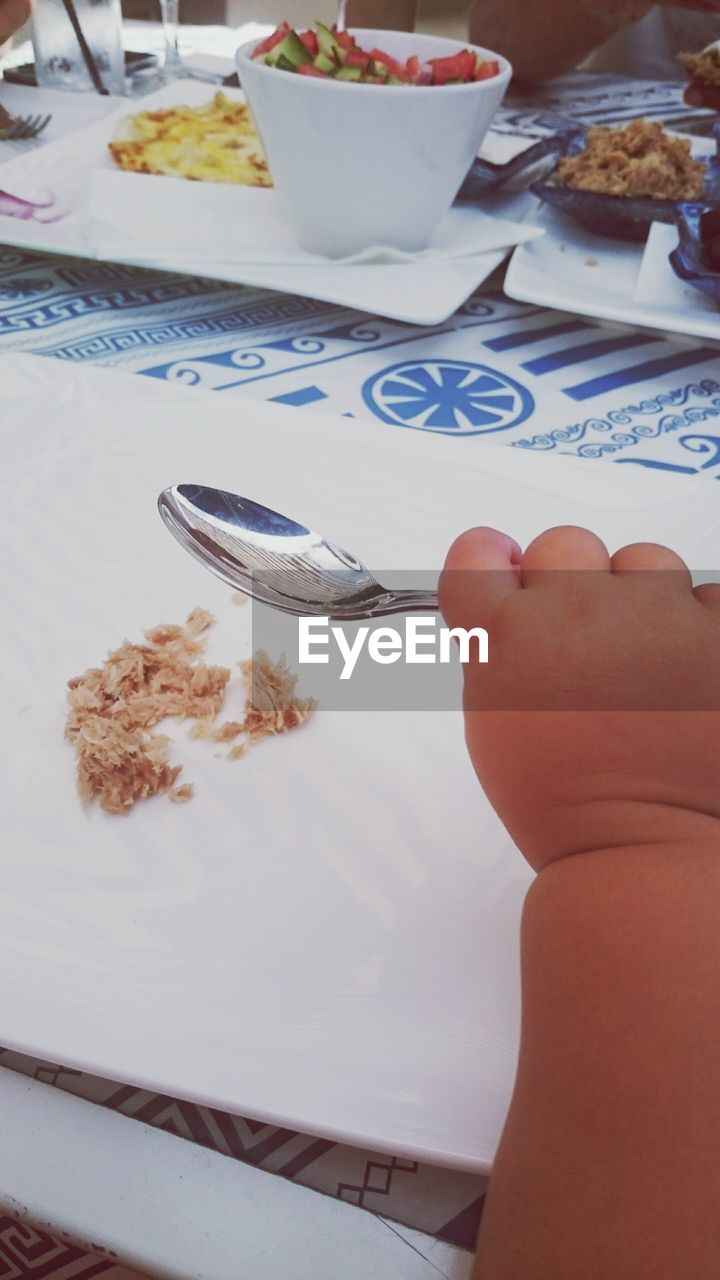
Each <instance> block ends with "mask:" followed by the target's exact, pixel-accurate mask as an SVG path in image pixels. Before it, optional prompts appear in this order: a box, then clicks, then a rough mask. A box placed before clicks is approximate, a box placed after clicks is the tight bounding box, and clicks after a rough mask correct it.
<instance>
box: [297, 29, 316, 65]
mask: <svg viewBox="0 0 720 1280" xmlns="http://www.w3.org/2000/svg"><path fill="white" fill-rule="evenodd" d="M299 34H300V39H301V40H302V42H303V44H304V45H305V48H306V49H307V51H308V53H309V54H311V56H312V57H313V58H316V57H317V53H318V49H319V47H320V46H319V45H318V38H317V36H316V34H315V32H314V31H313V30H312V28H309V29H308V30H307V31H301V32H300V33H299Z"/></svg>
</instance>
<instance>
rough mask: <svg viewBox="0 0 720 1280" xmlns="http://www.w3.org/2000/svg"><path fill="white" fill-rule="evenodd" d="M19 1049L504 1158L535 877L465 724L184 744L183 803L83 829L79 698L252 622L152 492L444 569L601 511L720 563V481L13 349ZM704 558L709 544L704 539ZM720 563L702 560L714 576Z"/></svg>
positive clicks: (349, 1137) (422, 1149) (204, 1099)
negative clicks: (107, 664) (243, 746)
mask: <svg viewBox="0 0 720 1280" xmlns="http://www.w3.org/2000/svg"><path fill="white" fill-rule="evenodd" d="M2 374H3V416H2V423H1V424H0V435H1V437H2V448H3V457H4V466H3V472H2V477H1V478H0V493H1V495H2V542H3V549H4V554H3V556H2V562H1V564H0V598H1V599H2V601H3V617H4V626H3V640H2V646H3V649H2V662H1V663H0V706H1V708H2V725H3V733H4V737H5V751H4V759H3V769H2V771H1V772H0V808H1V811H2V815H3V840H2V854H1V857H2V882H3V893H2V901H1V904H0V971H1V972H2V975H3V981H2V983H1V984H0V1044H5V1045H8V1046H9V1047H12V1048H15V1049H18V1050H21V1051H25V1052H28V1053H32V1054H35V1055H38V1056H41V1057H45V1058H49V1059H51V1060H55V1061H59V1062H61V1063H64V1064H66V1065H69V1066H74V1067H78V1068H84V1069H87V1070H90V1071H94V1072H96V1073H98V1074H100V1075H103V1076H107V1077H110V1078H111V1079H116V1080H120V1081H125V1082H129V1083H132V1084H135V1085H138V1086H143V1087H147V1088H149V1089H152V1090H159V1091H162V1092H167V1093H169V1094H171V1095H174V1096H176V1097H181V1098H188V1099H194V1100H196V1101H198V1102H201V1103H205V1104H207V1105H211V1106H215V1107H219V1108H223V1109H226V1110H230V1111H235V1112H239V1113H240V1114H244V1115H248V1116H256V1117H259V1118H262V1119H264V1120H266V1121H270V1122H274V1123H278V1124H282V1125H288V1126H291V1127H295V1128H298V1129H300V1130H303V1131H305V1132H310V1133H318V1134H323V1135H327V1136H329V1137H332V1138H335V1139H339V1140H346V1141H351V1142H354V1143H359V1144H362V1145H366V1146H369V1147H371V1148H376V1149H377V1148H379V1149H386V1150H394V1151H399V1152H402V1153H404V1154H406V1155H409V1156H413V1157H415V1158H421V1159H424V1160H429V1161H436V1162H439V1163H446V1164H448V1165H452V1166H456V1167H458V1168H463V1167H464V1168H475V1169H485V1168H487V1167H488V1165H489V1163H490V1161H491V1160H492V1157H493V1153H494V1151H495V1147H496V1144H497V1140H498V1136H499V1133H500V1129H501V1126H502V1122H503V1118H504V1114H505V1110H506V1107H507V1103H508V1099H509V1096H510V1090H511V1086H512V1080H513V1072H514V1065H515V1057H516V1049H517V1034H518V1003H519V988H518V957H517V951H518V921H519V915H520V908H521V902H522V898H523V895H524V892H525V889H526V886H527V884H528V882H529V879H530V873H529V871H528V870H527V868H526V866H525V864H524V862H523V861H522V859H521V858H520V855H519V854H518V853H517V851H515V850H514V849H513V847H512V845H511V843H510V841H509V839H508V837H507V836H506V835H505V833H504V831H503V830H502V829H501V827H500V825H499V823H498V821H497V819H496V818H495V817H494V815H493V814H492V812H491V811H490V809H489V806H488V804H487V802H486V801H485V799H484V798H483V795H482V793H481V792H480V790H479V788H478V786H477V784H476V782H475V779H474V776H473V774H472V770H471V768H470V765H469V762H468V760H467V759H466V756H465V750H464V746H463V736H462V724H461V720H460V716H459V713H457V714H454V713H444V714H429V713H428V714H425V713H419V712H416V713H405V714H404V715H403V714H390V713H379V712H376V713H372V712H367V713H341V712H332V711H326V712H325V713H323V712H322V711H320V712H319V713H318V714H317V715H316V717H315V718H314V719H313V720H312V721H311V722H310V724H309V725H308V726H307V727H305V728H303V729H302V730H301V731H300V732H298V733H296V734H294V735H293V734H291V735H288V737H287V738H286V739H281V740H277V741H270V742H266V743H263V744H262V745H261V746H259V747H257V748H255V749H254V750H253V751H252V752H251V753H250V754H249V756H248V757H247V758H246V759H244V760H242V761H239V762H236V763H228V762H226V761H225V760H217V759H215V758H214V755H213V750H212V748H211V747H208V745H207V744H203V743H195V744H190V743H188V742H187V741H186V734H185V731H184V730H183V729H182V728H179V729H177V730H175V732H174V737H175V740H176V743H177V751H178V754H179V755H180V757H181V758H183V759H185V760H186V762H187V769H186V775H187V777H188V779H191V780H192V781H194V782H195V784H196V795H195V799H194V800H193V802H192V803H191V804H188V805H187V806H184V807H182V808H178V807H176V806H174V805H172V804H169V803H168V802H167V801H166V800H165V799H164V798H160V799H158V800H156V801H153V802H150V803H147V804H143V805H140V806H138V807H137V808H136V809H135V810H134V811H133V812H132V813H131V814H130V815H129V817H127V818H124V819H120V818H110V817H107V816H106V815H104V814H102V813H100V812H98V811H90V812H85V811H83V809H82V808H81V806H80V804H79V802H78V799H77V797H76V795H75V791H74V785H73V758H72V752H71V750H70V748H69V747H68V746H67V744H66V743H65V742H64V741H63V720H64V713H65V689H64V685H65V681H66V680H67V678H68V677H69V676H71V675H72V674H74V673H77V672H80V671H82V670H84V668H85V667H86V666H88V665H89V664H94V663H96V662H97V661H98V660H99V659H100V658H101V656H102V654H103V653H104V652H105V651H106V650H107V649H108V648H109V647H112V646H114V645H115V644H116V643H118V642H119V641H120V640H121V639H122V638H123V637H124V636H126V635H127V636H138V635H139V632H140V629H141V628H142V627H147V626H151V625H153V624H154V623H156V622H160V621H173V620H175V619H177V620H180V619H182V618H183V617H184V615H185V614H186V613H187V611H188V610H189V609H191V608H192V607H193V606H195V605H205V606H208V607H209V608H211V609H212V610H213V611H214V612H215V613H216V615H217V617H218V620H219V626H218V629H217V634H215V635H213V641H212V650H211V652H212V655H213V656H214V657H215V658H216V659H217V660H220V661H223V662H232V661H233V660H235V659H236V658H238V657H240V656H242V655H243V653H245V652H247V651H248V648H249V637H248V635H247V627H248V623H249V615H250V611H249V609H245V610H243V609H237V608H236V607H235V606H234V605H233V604H232V603H231V601H230V592H229V591H228V590H227V589H226V588H225V587H223V586H222V585H221V584H220V583H218V582H217V581H216V580H215V579H214V578H213V577H211V576H210V575H209V574H208V573H207V572H206V571H204V570H203V569H202V568H200V566H199V565H198V564H196V562H194V561H193V560H191V559H190V558H189V557H188V556H187V555H185V554H184V553H183V552H182V551H181V550H180V548H179V547H178V546H177V545H176V544H175V542H174V541H173V539H172V538H171V537H170V536H169V535H168V533H167V532H166V531H165V529H164V527H163V526H162V524H161V522H160V520H159V518H158V516H157V514H156V511H155V499H156V495H157V493H158V491H159V490H160V489H161V488H162V487H164V486H165V485H167V484H169V483H172V482H175V481H178V480H183V479H185V480H187V479H195V480H198V481H201V482H207V483H215V484H221V485H226V486H228V487H229V488H231V489H236V490H237V491H239V492H241V493H247V494H249V495H251V496H254V497H256V498H258V499H259V500H260V501H262V502H265V503H268V504H269V505H270V506H273V507H275V508H276V509H278V510H281V511H285V512H288V513H289V514H291V515H296V516H298V517H299V518H301V519H306V520H308V521H309V522H310V523H311V525H312V526H314V527H315V528H318V529H321V530H322V531H323V532H326V533H327V534H328V535H329V536H330V537H332V538H334V539H336V540H337V541H338V542H339V543H340V544H341V545H344V546H347V547H349V548H351V549H352V550H353V551H355V552H357V553H358V554H359V555H361V556H362V557H363V558H364V559H366V561H367V562H368V563H370V564H374V565H383V564H385V565H387V566H388V567H394V568H399V567H402V566H405V565H406V566H407V567H408V568H422V567H425V568H431V567H433V566H440V564H441V562H442V559H443V556H444V553H445V550H446V548H447V545H448V543H449V542H450V540H451V538H452V537H453V536H454V535H455V534H456V533H457V532H458V531H459V530H461V529H462V528H464V527H466V526H468V525H470V524H472V523H474V522H475V523H476V522H477V521H478V520H482V521H483V522H489V523H493V524H496V525H499V526H501V527H505V528H507V529H509V530H510V531H511V532H512V533H513V534H515V535H516V536H517V537H519V538H520V539H521V540H525V539H527V538H529V537H531V536H533V535H534V534H536V533H537V532H538V531H539V530H541V529H542V528H544V527H545V526H547V525H548V524H551V523H556V522H557V521H559V520H570V521H576V522H577V521H583V522H585V523H588V524H590V525H591V526H592V527H593V528H594V529H596V530H597V531H598V532H600V533H601V534H604V535H605V536H606V537H607V538H608V539H609V541H610V542H611V543H612V544H613V546H617V544H618V543H620V542H624V541H627V540H634V539H637V538H640V537H650V538H653V537H655V538H657V537H661V538H664V539H665V540H666V541H668V542H670V543H671V544H672V545H674V546H676V547H677V548H678V550H680V551H682V552H684V553H685V554H687V555H690V556H692V554H693V548H697V555H696V557H695V558H696V560H697V563H700V562H701V561H702V563H703V564H711V563H712V564H714V563H717V555H718V549H719V548H720V529H719V528H718V519H720V513H718V509H717V498H716V494H715V492H714V487H713V485H712V484H708V483H707V482H703V481H696V480H694V479H687V480H686V479H685V478H681V477H676V476H673V477H648V476H644V475H638V474H633V475H632V476H630V475H628V474H627V473H621V474H619V475H618V474H614V475H613V483H612V485H608V483H607V478H606V473H605V469H604V468H593V467H588V466H587V465H585V464H582V463H575V462H574V461H572V460H566V459H554V458H553V459H544V458H537V457H525V456H524V455H522V454H521V453H520V452H519V451H517V450H510V449H493V448H489V447H486V446H484V447H482V448H478V447H477V442H476V441H467V440H462V439H460V440H452V441H451V440H448V439H445V438H444V437H441V436H435V435H429V434H428V435H425V434H422V433H418V432H407V431H396V430H395V429H394V428H392V427H389V426H383V425H382V424H377V425H374V424H363V425H362V426H361V425H358V424H355V423H350V422H348V421H346V420H342V421H341V420H333V419H331V418H328V416H327V415H320V414H318V415H313V414H312V413H310V412H306V411H303V410H298V409H292V410H291V409H287V408H286V407H283V406H280V405H273V404H261V403H257V402H252V403H251V402H242V401H232V402H231V401H229V400H224V399H223V398H222V397H217V396H212V395H206V394H205V393H202V392H198V391H188V390H186V389H183V388H178V387H170V386H167V385H164V384H163V385H161V384H156V383H154V382H152V381H150V380H147V379H143V378H135V377H126V376H123V375H119V374H115V373H110V372H107V371H102V370H89V369H83V370H76V369H74V368H72V367H70V366H68V365H66V364H61V363H59V362H54V361H49V360H42V359H36V358H33V357H31V356H6V357H5V358H4V360H3V370H2ZM703 538H704V548H703V550H702V551H701V550H700V547H699V543H700V542H702V541H703ZM713 557H714V558H713Z"/></svg>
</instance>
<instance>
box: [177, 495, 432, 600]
mask: <svg viewBox="0 0 720 1280" xmlns="http://www.w3.org/2000/svg"><path fill="white" fill-rule="evenodd" d="M158 510H159V512H160V515H161V517H162V519H163V521H164V523H165V525H166V527H167V528H168V529H169V530H170V532H171V533H172V535H173V537H175V538H176V539H177V541H178V542H179V543H180V545H181V546H182V547H184V548H185V550H186V551H188V552H189V553H190V555H191V556H194V558H195V559H196V560H199V562H200V563H201V564H203V565H204V566H205V568H207V569H209V570H210V571H211V572H212V573H214V574H215V575H216V576H217V577H218V578H221V579H222V580H223V582H226V583H227V584H228V585H229V586H231V587H235V588H236V589H238V590H240V591H244V592H245V593H246V595H249V596H251V597H252V598H253V599H254V600H257V601H258V602H259V603H261V604H265V605H269V606H270V607H271V608H273V609H279V610H280V611H281V612H283V613H291V614H295V615H296V616H301V615H305V616H307V615H310V616H316V617H329V618H335V619H338V620H339V621H343V620H344V621H348V622H350V621H354V620H357V619H360V618H379V617H385V616H387V615H388V614H392V613H407V612H419V611H425V612H427V611H428V610H430V611H433V610H436V609H437V607H438V603H437V593H436V592H433V591H391V590H389V589H388V588H386V587H383V586H382V585H381V584H380V583H379V582H378V581H377V579H376V578H375V577H374V576H373V574H372V573H370V571H369V570H368V569H366V567H365V565H364V564H362V562H361V561H360V560H358V559H357V558H356V557H355V556H354V555H352V554H351V553H350V552H349V551H344V550H343V548H342V547H338V546H336V545H335V544H334V543H332V542H328V541H327V539H325V538H323V537H322V536H321V535H320V534H319V533H315V532H313V530H312V529H308V528H306V527H305V525H302V524H298V523H297V521H295V520H291V519H289V518H288V517H287V516H283V515H280V513H279V512H277V511H271V510H270V509H269V508H268V507H263V506H261V505H260V504H259V503H257V502H253V501H252V500H251V499H250V498H243V497H240V495H239V494H236V493H228V492H227V490H225V489H214V488H210V487H208V486H207V485H198V484H178V485H173V486H172V487H171V488H169V489H164V490H163V492H162V493H161V494H160V497H159V498H158Z"/></svg>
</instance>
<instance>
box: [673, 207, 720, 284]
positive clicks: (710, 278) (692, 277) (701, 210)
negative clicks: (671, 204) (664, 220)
mask: <svg viewBox="0 0 720 1280" xmlns="http://www.w3.org/2000/svg"><path fill="white" fill-rule="evenodd" d="M677 227H678V236H679V242H678V247H677V249H673V251H672V253H671V254H670V266H671V267H672V269H673V271H674V272H675V275H676V276H679V278H680V279H681V280H685V281H687V283H688V284H690V285H692V287H693V289H698V290H699V291H700V293H704V294H706V295H707V296H708V297H710V298H712V299H713V301H714V302H718V303H720V208H718V207H717V206H716V207H712V206H710V205H707V204H703V203H701V202H697V203H690V202H689V201H688V202H687V203H685V204H681V205H680V206H679V208H678V214H677Z"/></svg>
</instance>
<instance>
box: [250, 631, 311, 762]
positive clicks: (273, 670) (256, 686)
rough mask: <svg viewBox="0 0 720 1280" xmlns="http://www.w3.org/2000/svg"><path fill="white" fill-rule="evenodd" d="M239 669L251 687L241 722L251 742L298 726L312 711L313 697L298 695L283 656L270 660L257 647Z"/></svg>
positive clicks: (292, 675) (294, 681)
mask: <svg viewBox="0 0 720 1280" xmlns="http://www.w3.org/2000/svg"><path fill="white" fill-rule="evenodd" d="M240 670H241V671H242V674H243V676H244V678H245V681H246V683H247V685H248V688H249V689H250V694H249V696H248V699H247V702H246V703H245V721H244V730H245V733H246V734H247V737H248V740H249V741H250V742H259V741H260V740H261V739H262V738H267V737H270V736H273V735H275V734H278V733H288V732H289V731H290V729H297V728H299V726H300V725H301V724H304V723H305V721H306V720H307V719H308V717H309V716H311V715H312V713H313V711H314V710H315V706H316V703H315V699H314V698H298V696H297V694H296V692H295V689H296V686H297V676H296V675H295V674H294V673H293V672H292V671H291V670H290V668H289V667H288V665H287V663H286V661H285V659H284V658H281V659H280V661H279V662H273V661H272V660H271V659H270V658H269V657H268V655H267V653H266V652H265V650H264V649H259V650H258V652H257V653H255V654H253V656H252V658H249V659H248V660H247V661H246V662H241V663H240Z"/></svg>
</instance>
